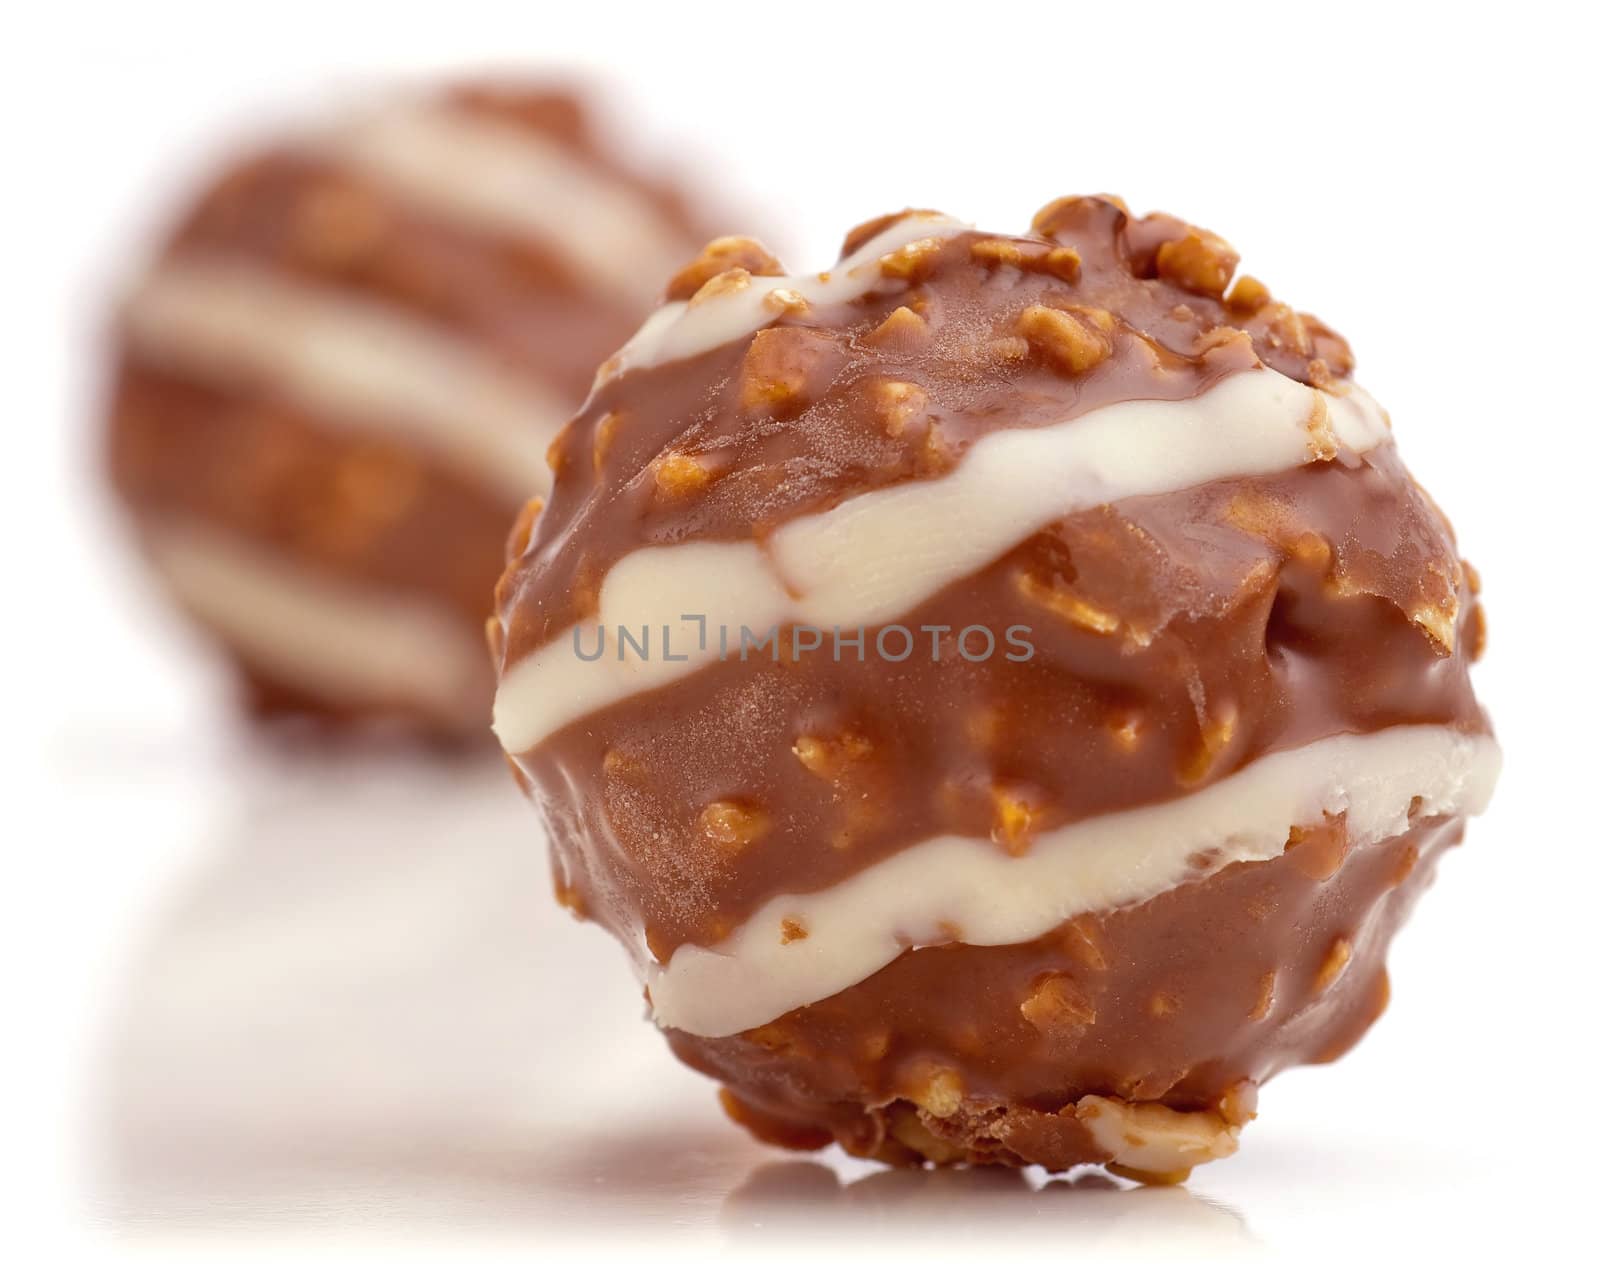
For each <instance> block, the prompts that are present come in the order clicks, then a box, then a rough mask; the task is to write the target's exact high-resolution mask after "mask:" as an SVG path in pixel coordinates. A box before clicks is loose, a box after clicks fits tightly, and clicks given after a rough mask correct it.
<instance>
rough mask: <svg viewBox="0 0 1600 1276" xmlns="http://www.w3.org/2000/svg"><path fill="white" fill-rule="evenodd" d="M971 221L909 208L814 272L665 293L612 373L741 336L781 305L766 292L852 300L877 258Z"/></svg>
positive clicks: (872, 283) (875, 279) (877, 267)
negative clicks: (678, 297)
mask: <svg viewBox="0 0 1600 1276" xmlns="http://www.w3.org/2000/svg"><path fill="white" fill-rule="evenodd" d="M971 229H972V227H971V226H970V225H969V224H968V223H966V222H962V221H957V220H956V219H955V218H953V217H946V216H945V215H944V214H943V213H908V214H907V215H906V216H904V217H902V218H901V219H900V220H899V221H897V222H895V223H894V224H893V225H892V226H889V227H888V228H887V229H885V230H882V231H880V232H879V233H878V234H876V235H874V236H873V237H872V238H871V239H869V240H867V242H866V243H865V244H863V245H862V246H861V247H860V248H858V249H856V251H855V252H853V253H851V254H850V256H848V257H846V258H844V259H843V260H842V261H841V262H840V263H839V264H838V265H837V266H835V267H834V268H833V269H832V270H825V271H823V272H822V273H821V274H819V275H757V276H756V277H754V278H752V279H751V280H750V284H749V286H748V287H745V288H740V289H737V290H734V291H732V292H721V293H716V294H714V295H713V296H710V297H707V298H705V299H703V300H700V301H695V302H688V301H669V302H667V303H666V304H665V305H664V306H662V307H660V308H659V309H658V310H657V311H656V312H655V313H654V314H653V315H651V316H650V317H649V318H648V319H646V320H645V321H644V324H643V325H642V326H641V327H640V329H639V331H638V332H636V333H635V334H634V335H633V337H632V338H631V339H630V340H629V342H628V344H627V345H625V346H623V347H622V349H621V350H620V351H618V352H617V357H616V359H615V360H614V361H613V362H612V363H611V364H610V365H608V368H609V370H610V371H611V373H612V375H620V374H621V373H623V372H626V371H628V370H629V369H630V368H649V367H654V366H656V365H657V364H662V363H671V362H673V361H674V360H677V359H689V358H693V357H694V356H695V355H698V354H704V353H705V352H706V351H708V350H715V349H717V348H718V347H719V346H725V345H727V344H728V343H729V342H731V341H737V340H739V338H741V337H747V336H749V335H750V334H751V333H753V332H756V331H758V330H760V329H762V328H765V327H766V326H767V325H768V324H769V323H771V322H772V321H773V320H775V319H776V318H777V317H778V316H779V314H780V313H782V310H783V307H781V306H775V305H774V304H773V303H772V302H771V301H769V300H768V298H769V297H770V296H771V294H772V293H775V292H786V293H795V294H798V295H799V296H800V297H802V298H803V299H804V300H805V301H806V302H808V303H809V304H811V305H814V306H830V305H839V304H842V303H844V302H847V301H854V300H855V299H856V298H857V297H860V296H863V295H864V294H866V293H868V292H871V291H872V290H873V289H874V288H876V287H878V286H879V285H880V284H882V283H883V268H882V265H881V262H880V259H881V258H882V257H883V256H884V255H885V254H886V253H891V252H893V251H894V250H895V249H897V248H903V247H905V246H906V245H907V244H910V243H914V242H915V241H917V240H919V239H943V238H948V237H949V236H951V235H958V234H960V233H961V232H962V231H964V230H971Z"/></svg>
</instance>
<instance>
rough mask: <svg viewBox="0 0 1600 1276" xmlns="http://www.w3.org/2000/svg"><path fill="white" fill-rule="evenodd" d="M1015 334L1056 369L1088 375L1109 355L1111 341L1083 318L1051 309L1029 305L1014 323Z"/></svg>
mask: <svg viewBox="0 0 1600 1276" xmlns="http://www.w3.org/2000/svg"><path fill="white" fill-rule="evenodd" d="M1017 332H1018V333H1019V334H1020V335H1021V336H1022V337H1024V338H1025V339H1026V340H1027V342H1028V344H1029V345H1030V346H1032V347H1033V348H1034V349H1035V350H1037V351H1038V352H1039V353H1040V354H1042V355H1043V356H1044V357H1045V358H1047V359H1049V360H1050V361H1051V362H1052V363H1054V364H1056V365H1057V366H1058V367H1061V368H1063V369H1065V370H1066V371H1068V372H1071V373H1074V374H1077V373H1082V372H1087V371H1088V370H1089V369H1090V368H1092V367H1094V366H1095V365H1096V364H1098V363H1100V362H1102V361H1103V360H1104V359H1105V358H1106V357H1107V356H1108V355H1110V353H1111V342H1110V341H1109V340H1107V338H1106V336H1105V334H1104V333H1103V332H1097V331H1096V330H1095V329H1094V328H1092V327H1091V326H1090V325H1089V324H1088V323H1085V322H1084V321H1083V319H1081V318H1078V317H1077V316H1076V315H1072V314H1068V313H1067V312H1066V311H1065V310H1056V309H1054V308H1053V307H1050V306H1029V307H1028V308H1027V309H1026V310H1024V311H1023V312H1022V314H1021V316H1020V317H1019V318H1018V320H1017Z"/></svg>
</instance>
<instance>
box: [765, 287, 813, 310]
mask: <svg viewBox="0 0 1600 1276" xmlns="http://www.w3.org/2000/svg"><path fill="white" fill-rule="evenodd" d="M761 304H762V305H763V306H765V307H766V308H767V309H768V310H771V311H774V312H776V313H777V314H780V315H793V314H800V313H802V312H803V311H805V310H808V309H810V304H811V303H810V302H808V301H807V300H806V299H805V298H804V297H802V296H801V295H800V294H799V293H797V292H796V291H795V290H794V289H793V288H774V289H772V290H771V291H770V292H768V293H767V294H766V295H765V296H763V297H762V298H761Z"/></svg>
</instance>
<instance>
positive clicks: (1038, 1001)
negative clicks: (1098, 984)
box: [1019, 974, 1095, 1037]
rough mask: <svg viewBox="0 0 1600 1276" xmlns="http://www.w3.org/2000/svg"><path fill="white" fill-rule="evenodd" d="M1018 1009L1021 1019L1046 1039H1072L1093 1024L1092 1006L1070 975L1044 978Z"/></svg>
mask: <svg viewBox="0 0 1600 1276" xmlns="http://www.w3.org/2000/svg"><path fill="white" fill-rule="evenodd" d="M1019 1009H1020V1010H1021V1012H1022V1017H1023V1018H1024V1019H1026V1020H1027V1021H1028V1022H1029V1023H1031V1024H1032V1025H1033V1026H1034V1027H1035V1028H1036V1029H1038V1030H1039V1031H1040V1032H1041V1033H1043V1034H1044V1035H1046V1036H1050V1037H1061V1036H1072V1035H1076V1034H1078V1033H1081V1032H1082V1031H1083V1029H1084V1028H1085V1027H1087V1026H1088V1025H1089V1024H1092V1023H1093V1022H1094V1021H1095V1012H1094V1003H1093V1002H1092V1001H1090V1000H1089V997H1088V995H1087V994H1086V993H1085V992H1084V991H1083V989H1082V988H1080V987H1078V984H1077V982H1076V981H1075V980H1074V979H1073V978H1072V977H1071V976H1070V975H1063V974H1049V975H1045V976H1044V977H1042V978H1041V979H1040V980H1039V982H1038V983H1036V984H1035V985H1034V986H1033V992H1032V994H1031V995H1030V996H1029V997H1028V999H1027V1000H1026V1001H1024V1002H1023V1003H1022V1005H1021V1006H1020V1007H1019Z"/></svg>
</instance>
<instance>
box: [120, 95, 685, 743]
mask: <svg viewBox="0 0 1600 1276" xmlns="http://www.w3.org/2000/svg"><path fill="white" fill-rule="evenodd" d="M704 234H705V231H704V229H703V228H701V227H700V226H698V225H697V224H696V223H695V222H694V221H693V220H692V219H691V216H690V214H689V213H688V212H687V211H686V210H685V208H684V206H683V204H682V202H681V201H680V199H679V198H678V196H677V195H676V194H675V193H674V192H673V191H672V190H670V189H668V188H667V187H665V186H663V185H661V184H659V183H658V182H656V181H654V180H652V179H649V178H647V177H645V176H642V175H641V174H639V173H636V172H634V171H633V170H632V169H630V168H629V167H628V166H627V165H625V164H624V163H623V162H622V161H621V160H620V159H619V158H618V157H617V156H616V155H614V154H612V153H611V151H610V150H609V149H608V148H607V147H606V145H605V144H604V143H603V142H602V140H601V139H600V138H599V137H597V136H596V135H595V133H594V130H593V129H592V128H591V127H590V125H589V123H588V122H587V120H586V112H585V109H584V107H583V106H582V104H581V103H580V101H579V100H578V99H577V98H575V97H574V96H572V95H570V94H569V93H566V92H561V91H553V90H548V89H542V88H531V87H516V86H495V85H487V84H482V85H470V86H461V87H452V88H444V89H440V90H437V91H431V92H425V93H416V94H410V95H401V96H396V97H393V98H385V99H384V100H382V101H378V102H373V103H371V104H369V105H368V106H366V107H365V108H362V109H356V110H354V111H352V112H351V113H350V114H347V115H343V116H340V117H338V118H335V119H330V120H327V121H325V122H322V123H320V124H317V125H316V126H313V127H308V128H306V129H305V130H304V131H302V132H300V133H297V134H294V135H291V136H285V137H282V138H281V139H279V140H278V141H277V142H275V143H273V144H271V145H268V146H266V147H264V148H262V149H258V150H255V151H253V152H251V153H249V154H246V155H243V156H240V157H239V158H237V159H235V160H234V161H232V162H231V163H229V164H228V165H227V167H226V169H225V171H223V172H222V173H221V174H220V175H219V176H218V177H217V178H216V180H215V181H214V182H212V183H211V185H210V186H209V188H208V189H206V190H205V191H204V192H203V193H202V194H201V195H200V196H199V197H198V199H196V200H195V201H194V203H193V205H192V206H191V207H190V208H189V209H188V211H187V212H186V213H185V214H184V215H183V216H182V217H181V219H180V220H179V223H178V225H177V226H176V228H175V229H174V231H173V233H172V234H171V236H170V238H169V240H168V241H167V243H166V244H165V246H164V247H163V248H162V249H161V250H160V252H159V253H157V254H156V257H155V260H154V261H153V262H152V263H151V264H150V265H149V267H148V269H147V270H146V271H145V272H144V273H143V276H142V278H140V279H139V280H137V281H136V282H135V283H134V285H133V286H132V288H131V290H130V291H129V294H128V296H127V297H126V301H125V304H124V305H123V306H122V307H121V310H120V314H119V318H118V323H117V332H116V337H117V344H118V351H117V366H116V370H115V374H114V381H113V385H112V389H111V394H110V402H109V409H108V411H109V418H110V424H109V435H110V442H109V446H110V469H111V477H112V480H113V483H114V485H115V488H116V491H117V493H118V494H119V495H120V497H121V498H122V500H123V501H124V502H125V503H126V505H127V507H128V509H129V510H130V511H131V513H132V516H133V525H134V530H135V533H136V536H137V540H138V542H139V544H140V546H141V548H142V549H143V550H144V551H145V553H146V554H147V556H148V557H149V559H150V561H151V563H152V564H153V566H154V568H155V571H156V572H157V574H158V575H159V577H160V578H161V580H162V581H163V582H164V584H165V585H166V586H167V587H168V590H169V591H170V593H171V594H172V596H173V597H174V598H175V600H176V601H177V602H178V603H179V604H180V605H181V607H182V608H183V609H184V610H186V611H187V612H189V613H190V614H191V615H192V616H193V617H194V618H195V619H196V620H198V621H199V622H200V624H201V625H203V626H204V627H206V628H208V629H209V630H211V631H212V632H213V633H214V634H215V636H216V637H217V638H218V639H219V640H220V641H221V642H222V643H223V644H224V645H225V646H226V647H227V649H228V650H229V651H230V653H231V655H232V656H233V658H234V660H235V661H236V663H237V665H238V667H239V669H240V670H241V671H242V673H243V675H244V680H245V684H246V686H247V689H248V691H249V692H250V695H251V699H252V701H253V703H254V705H255V707H256V708H258V709H260V710H262V711H263V712H266V713H278V712H291V713H309V714H311V715H315V717H317V718H318V719H321V720H325V721H347V722H361V723H365V722H370V721H373V720H379V719H382V720H390V721H394V722H397V723H399V724H401V725H402V726H404V727H409V728H413V729H416V730H418V731H421V732H424V733H428V734H438V735H443V736H459V735H471V736H476V737H480V738H482V739H484V740H485V741H487V732H486V731H485V729H484V722H485V720H486V719H487V717H488V706H489V702H490V698H491V696H492V693H493V674H492V671H491V670H490V668H489V666H488V661H487V659H486V658H485V656H484V651H483V619H484V613H485V609H486V607H487V600H488V598H489V597H490V595H491V593H492V591H493V588H494V582H495V578H496V577H497V576H498V574H499V571H500V568H501V565H502V564H503V561H504V556H505V534H506V528H507V526H509V525H510V524H511V522H512V520H513V519H514V518H515V516H516V514H517V511H518V510H519V509H520V508H521V507H522V505H523V503H524V502H525V501H527V500H528V498H529V497H530V496H534V495H536V494H540V493H542V492H544V491H545V490H546V489H547V487H548V485H549V470H548V466H547V464H546V462H545V451H546V449H547V448H548V446H549V444H550V441H551V440H552V439H553V438H554V437H555V434H556V432H557V430H558V429H559V427H560V425H561V423H562V422H563V421H564V420H565V419H566V418H567V416H568V415H570V413H571V411H572V409H573V408H574V407H575V406H577V405H578V404H579V403H581V402H582V399H583V395H584V394H585V392H586V391H587V390H588V387H589V383H590V380H591V378H592V376H593V372H594V367H595V365H596V364H597V363H598V362H599V361H600V360H601V359H602V358H604V357H605V356H606V355H607V354H608V353H610V352H611V351H612V350H614V349H615V348H616V346H617V345H618V344H619V343H620V342H621V341H622V340H623V339H624V338H625V337H626V336H627V334H628V333H629V332H631V331H632V330H633V328H634V327H635V325H637V323H638V322H639V320H640V318H641V317H642V316H643V315H644V314H645V313H646V312H647V311H648V310H649V308H650V306H651V304H652V303H653V300H654V298H655V296H656V294H657V293H659V291H660V289H661V286H662V283H663V281H664V280H665V279H666V278H667V277H668V276H669V275H670V274H671V272H672V270H673V269H674V268H675V267H677V266H678V265H680V264H681V262H682V260H683V258H684V256H685V255H686V254H689V253H692V252H693V251H694V248H695V245H697V244H698V243H700V242H701V240H702V238H703V237H704Z"/></svg>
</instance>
